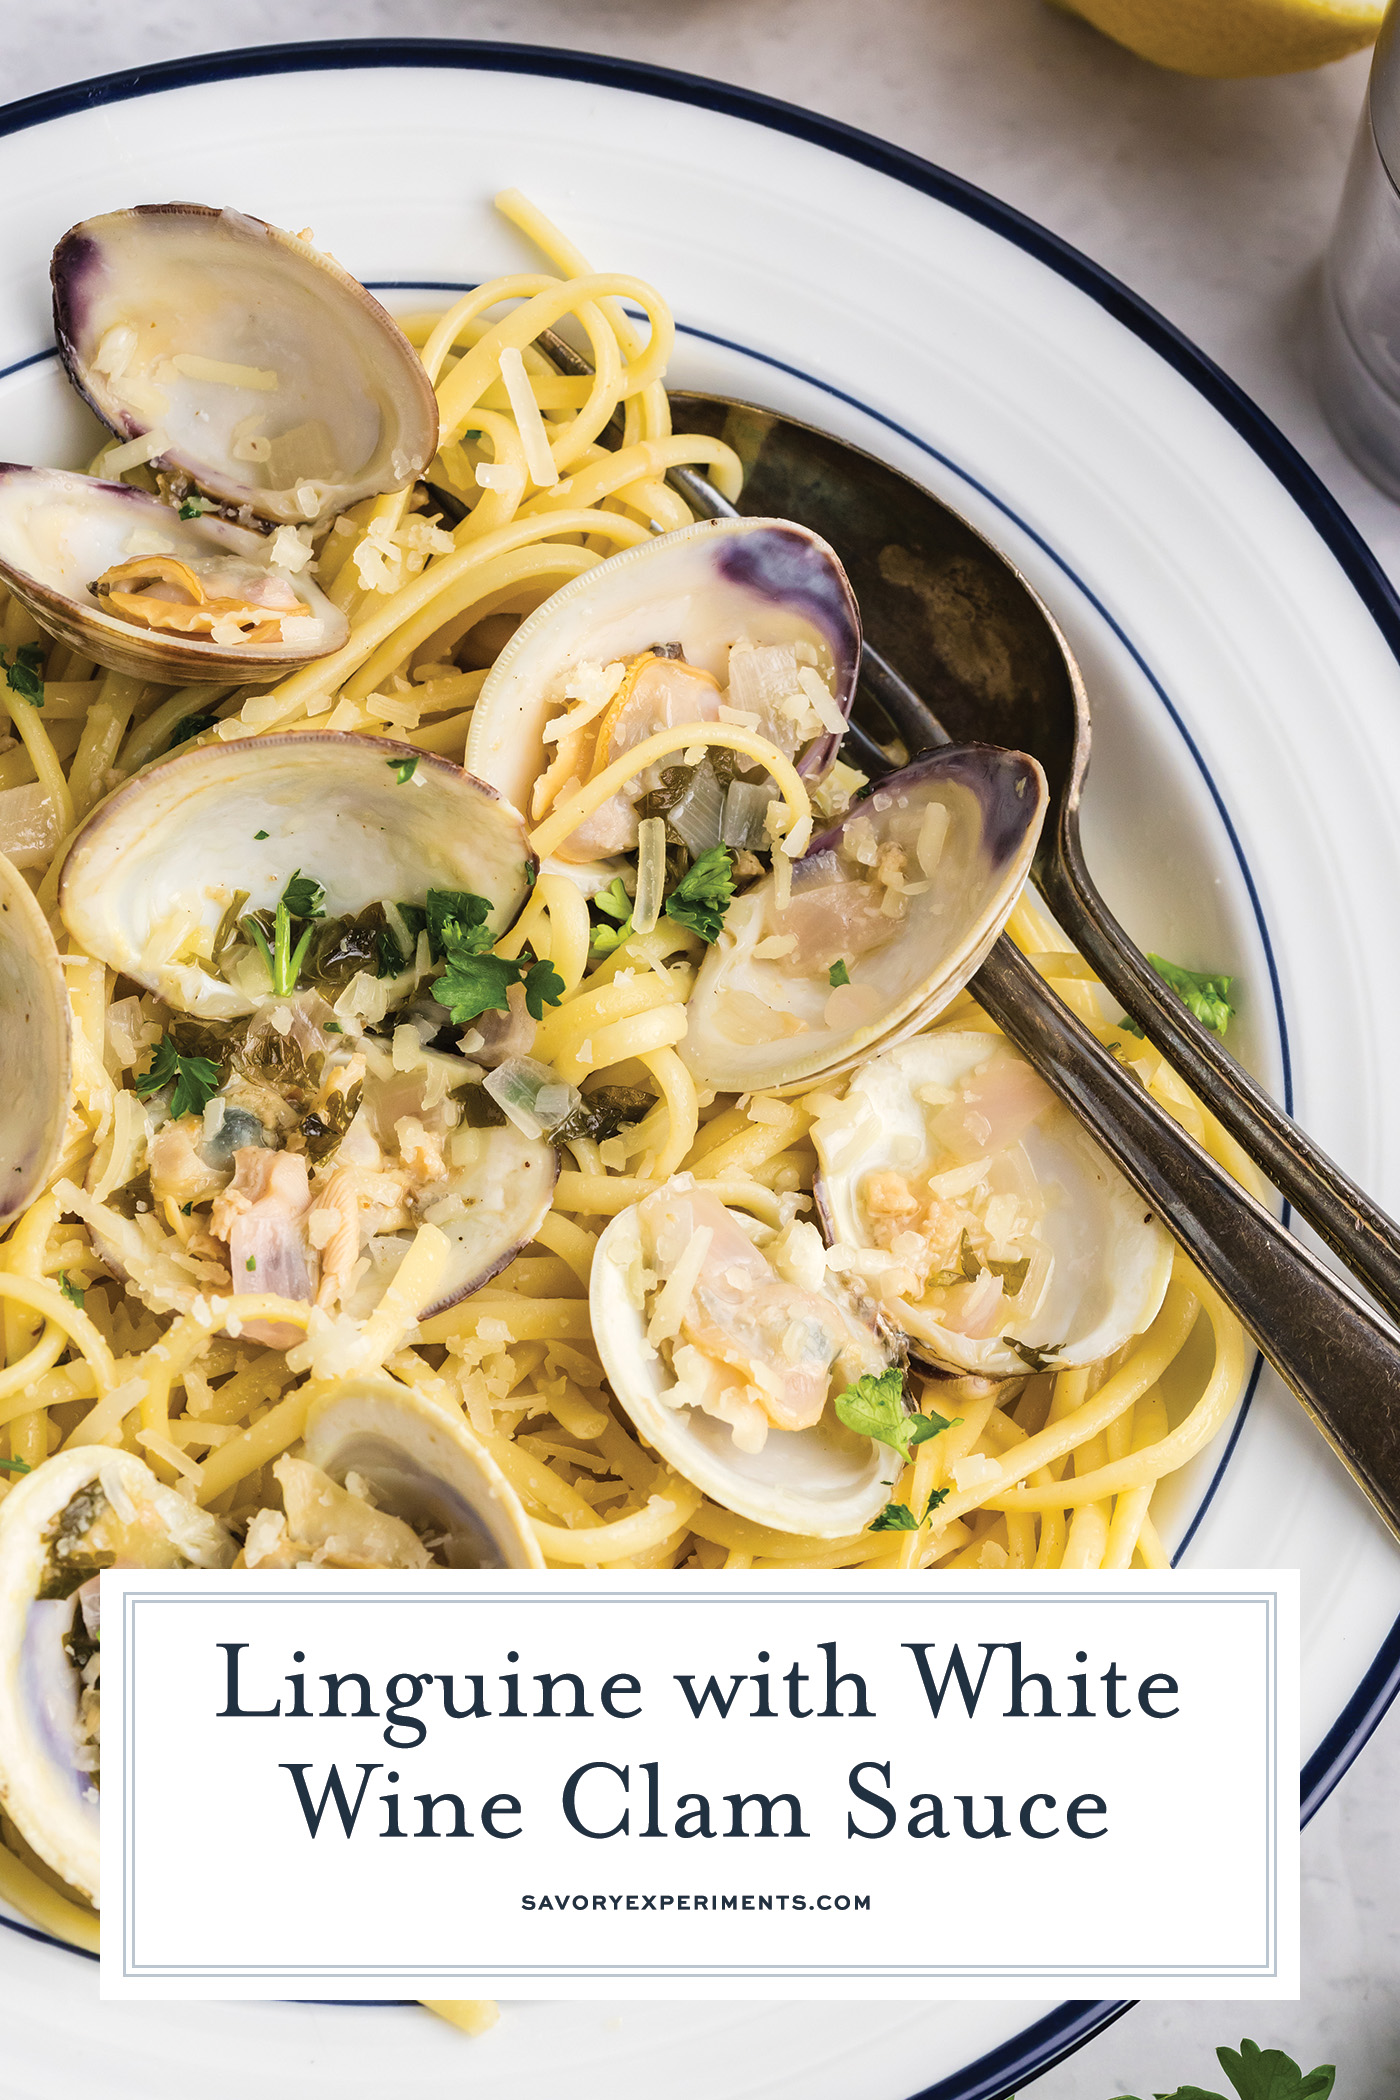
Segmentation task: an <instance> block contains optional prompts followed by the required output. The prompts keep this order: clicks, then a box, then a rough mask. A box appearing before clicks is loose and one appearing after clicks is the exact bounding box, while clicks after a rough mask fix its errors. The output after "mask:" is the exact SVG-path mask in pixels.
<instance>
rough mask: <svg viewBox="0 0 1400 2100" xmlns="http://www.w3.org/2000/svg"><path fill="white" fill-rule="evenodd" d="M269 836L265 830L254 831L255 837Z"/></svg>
mask: <svg viewBox="0 0 1400 2100" xmlns="http://www.w3.org/2000/svg"><path fill="white" fill-rule="evenodd" d="M267 836H268V834H267V832H265V831H255V832H254V833H253V837H254V838H255V839H265V838H266V837H267Z"/></svg>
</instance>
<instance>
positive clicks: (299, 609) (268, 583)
mask: <svg viewBox="0 0 1400 2100" xmlns="http://www.w3.org/2000/svg"><path fill="white" fill-rule="evenodd" d="M309 556H310V550H309V548H308V547H307V546H306V544H305V543H304V541H302V540H301V539H300V538H299V537H298V535H297V534H296V533H294V532H293V533H289V534H288V535H287V540H286V541H285V542H284V541H283V539H282V536H281V535H280V534H273V535H272V536H271V537H270V538H269V537H267V536H265V535H264V534H263V533H261V532H255V531H250V530H248V529H247V528H246V527H244V526H242V525H236V524H230V523H229V522H228V521H227V520H226V519H224V518H221V517H218V516H216V515H213V514H210V515H201V516H192V517H185V516H183V515H182V514H181V512H180V511H178V510H177V509H176V508H175V507H174V505H173V504H170V503H165V502H162V501H160V500H159V498H157V497H155V496H151V495H148V494H147V493H146V492H145V490H144V489H139V488H133V487H131V486H130V485H129V484H128V483H126V482H121V481H95V480H93V479H92V478H91V477H90V476H89V475H86V474H68V473H64V472H62V471H61V470H60V469H59V468H57V467H21V466H0V580H3V581H4V583H5V585H6V586H7V588H8V589H9V590H10V591H11V593H12V594H13V595H14V597H16V598H17V599H18V600H19V602H20V603H21V604H22V605H23V606H24V607H25V608H26V610H27V611H29V612H30V613H32V614H33V616H34V618H35V619H36V620H37V621H38V622H39V623H40V625H41V626H42V627H44V628H45V629H46V630H47V632H48V633H50V634H53V635H57V637H58V638H59V640H60V641H62V642H66V643H67V644H68V646H69V647H70V648H72V649H76V650H79V651H80V652H81V653H82V654H84V655H86V656H91V657H93V658H94V659H95V660H96V661H97V662H98V663H100V664H105V665H106V666H107V668H108V669H109V670H114V671H122V672H125V673H126V674H128V675H129V676H131V677H133V678H144V679H155V680H158V681H160V682H161V683H163V684H167V685H186V684H200V683H210V682H222V683H224V684H229V683H237V684H242V685H266V684H269V683H270V682H271V681H272V680H273V679H276V678H283V677H286V676H287V675H288V673H289V672H291V671H294V670H296V669H297V668H298V666H299V665H301V664H305V663H310V662H311V661H312V660H313V659H315V658H316V657H319V656H326V655H329V654H330V652H331V651H332V650H335V649H338V648H339V647H340V646H341V644H342V643H343V642H344V640H345V639H346V636H347V635H348V634H349V631H350V629H349V623H348V622H347V620H346V618H345V615H344V613H342V612H341V611H340V610H339V609H338V608H337V607H336V606H334V605H332V604H331V602H330V600H329V599H328V598H326V597H324V596H323V595H322V593H321V592H320V591H319V590H318V589H317V587H316V585H315V584H314V583H313V582H311V581H310V579H309V577H308V576H307V575H305V574H304V573H302V571H303V570H304V568H305V565H306V563H307V561H308V560H309Z"/></svg>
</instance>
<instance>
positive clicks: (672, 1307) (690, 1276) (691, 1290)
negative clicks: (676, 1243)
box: [647, 1225, 714, 1349]
mask: <svg viewBox="0 0 1400 2100" xmlns="http://www.w3.org/2000/svg"><path fill="white" fill-rule="evenodd" d="M713 1238H714V1232H713V1231H712V1229H711V1228H710V1227H709V1226H708V1225H701V1226H699V1227H698V1228H697V1230H696V1232H695V1235H694V1237H693V1238H692V1239H691V1240H690V1241H689V1242H688V1244H687V1246H686V1249H685V1252H684V1253H683V1254H682V1255H681V1258H680V1260H679V1261H678V1262H677V1263H676V1266H675V1268H674V1269H673V1270H672V1271H671V1274H670V1275H669V1276H668V1277H667V1279H666V1281H665V1283H664V1284H663V1285H662V1287H661V1290H660V1293H659V1295H658V1297H657V1299H656V1303H655V1304H654V1306H653V1307H652V1314H651V1319H650V1320H649V1321H648V1323H647V1340H648V1341H649V1342H650V1343H651V1346H652V1347H653V1349H654V1348H655V1347H656V1346H657V1344H658V1342H669V1341H671V1340H673V1339H674V1337H675V1336H676V1335H678V1334H679V1333H680V1331H681V1322H682V1320H683V1319H684V1318H685V1316H686V1313H687V1311H688V1310H689V1308H690V1301H691V1298H692V1297H693V1296H694V1294H695V1286H696V1284H697V1283H698V1282H699V1281H700V1271H701V1270H702V1269H703V1268H704V1266H705V1256H706V1255H707V1254H708V1253H709V1251H710V1241H711V1240H712V1239H713Z"/></svg>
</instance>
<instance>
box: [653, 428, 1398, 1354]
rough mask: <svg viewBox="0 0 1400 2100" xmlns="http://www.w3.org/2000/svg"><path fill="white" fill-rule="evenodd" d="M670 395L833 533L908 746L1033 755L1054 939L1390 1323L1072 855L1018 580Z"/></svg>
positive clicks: (756, 503)
mask: <svg viewBox="0 0 1400 2100" xmlns="http://www.w3.org/2000/svg"><path fill="white" fill-rule="evenodd" d="M671 398H672V406H673V412H674V414H675V416H676V418H677V422H678V426H679V427H681V428H684V429H689V430H701V431H705V432H707V433H708V434H710V435H713V436H721V435H723V436H725V438H726V440H727V442H729V443H730V444H733V445H734V446H735V449H736V450H737V451H739V453H740V456H741V457H742V458H743V460H744V462H745V470H746V479H745V485H744V500H743V508H744V509H745V510H747V511H751V512H753V513H755V514H764V515H769V516H776V517H791V518H795V519H797V520H798V521H799V522H800V523H803V524H807V525H811V526H814V527H815V528H816V529H817V530H818V531H821V532H823V533H825V534H826V536H827V537H828V538H829V539H831V540H832V542H833V544H834V545H835V546H836V548H837V550H838V552H839V553H840V555H841V558H842V561H843V562H844V563H845V565H846V568H847V569H848V571H849V572H850V575H851V581H852V583H853V585H854V587H855V593H856V598H857V600H858V602H859V604H860V606H861V609H862V613H863V615H864V617H865V619H866V620H867V621H868V623H869V626H870V628H871V630H872V631H873V632H874V633H875V634H877V635H878V636H879V638H880V645H879V650H878V652H877V651H875V650H872V649H870V648H869V647H868V646H867V649H866V653H865V658H864V660H863V663H862V667H861V670H862V683H863V685H864V686H865V688H866V690H867V692H868V694H869V695H870V696H871V697H872V698H873V699H874V700H875V701H876V702H877V704H878V705H879V707H880V708H881V710H882V712H883V713H884V715H885V716H886V717H887V718H888V719H889V721H890V723H891V724H892V725H893V727H894V729H895V730H896V731H897V733H898V735H899V736H900V738H901V739H902V740H903V742H904V743H905V745H906V746H907V747H908V749H909V750H910V752H911V753H912V752H913V751H916V750H918V749H919V748H920V747H921V746H922V745H925V744H939V743H945V742H947V741H949V740H950V737H951V740H953V741H955V742H959V743H962V742H967V741H971V740H973V739H976V738H982V739H985V740H986V741H988V742H990V743H996V744H1007V745H1011V746H1013V747H1014V748H1015V749H1017V750H1020V751H1029V752H1031V753H1032V754H1033V755H1034V756H1035V757H1036V758H1038V759H1039V760H1040V763H1041V765H1042V766H1043V767H1044V768H1045V772H1046V777H1047V778H1048V780H1049V783H1050V795H1051V812H1052V814H1051V821H1050V822H1048V823H1047V824H1046V827H1045V831H1044V833H1043V835H1042V838H1041V842H1040V849H1039V851H1038V853H1037V856H1036V864H1035V877H1036V882H1037V884H1038V886H1039V888H1040V889H1041V891H1042V893H1043V895H1044V896H1045V899H1046V901H1047V903H1048V904H1049V905H1050V908H1051V910H1052V911H1053V912H1054V913H1055V915H1056V917H1057V918H1058V919H1059V921H1060V924H1061V925H1062V926H1063V927H1064V929H1065V932H1066V933H1067V934H1068V935H1069V936H1070V938H1071V939H1072V940H1073V941H1074V943H1075V945H1076V946H1077V947H1078V948H1079V949H1080V950H1081V951H1082V953H1083V954H1084V955H1085V956H1086V957H1087V958H1088V960H1089V961H1090V962H1091V963H1092V964H1093V966H1094V968H1095V970H1096V971H1097V972H1098V974H1099V976H1100V977H1101V978H1102V980H1103V982H1104V983H1105V984H1106V985H1107V986H1108V987H1109V989H1110V990H1111V991H1112V992H1113V994H1114V995H1115V997H1116V998H1118V999H1120V1000H1121V1001H1122V1004H1123V1007H1124V1009H1125V1010H1126V1012H1128V1013H1129V1014H1130V1015H1131V1016H1132V1018H1133V1019H1134V1020H1135V1021H1136V1022H1137V1023H1138V1025H1139V1027H1141V1028H1142V1029H1144V1030H1145V1032H1146V1033H1147V1035H1148V1036H1149V1037H1150V1039H1151V1040H1152V1042H1153V1043H1155V1045H1156V1046H1157V1048H1158V1049H1159V1050H1160V1051H1161V1052H1162V1055H1163V1056H1164V1057H1165V1058H1166V1059H1167V1060H1168V1062H1169V1063H1170V1064H1172V1065H1174V1066H1175V1068H1176V1070H1177V1071H1178V1072H1179V1073H1180V1074H1181V1076H1182V1077H1183V1079H1185V1080H1186V1082H1187V1084H1188V1085H1189V1086H1190V1087H1191V1088H1192V1090H1193V1091H1194V1092H1195V1093H1196V1094H1197V1095H1199V1097H1200V1098H1201V1100H1203V1101H1204V1102H1205V1103H1206V1106H1207V1107H1208V1108H1209V1109H1210V1110H1211V1111H1212V1113H1213V1114H1214V1115H1216V1116H1217V1117H1218V1118H1219V1120H1220V1121H1221V1122H1222V1123H1223V1124H1224V1126H1225V1128H1226V1129H1227V1130H1228V1131H1229V1132H1230V1133H1231V1135H1232V1136H1233V1137H1234V1138H1235V1139H1236V1140H1237V1141H1238V1143H1239V1144H1240V1145H1241V1146H1243V1148H1244V1150H1245V1151H1246V1152H1247V1153H1248V1154H1249V1156H1250V1158H1251V1159H1253V1160H1254V1162H1255V1164H1256V1165H1257V1166H1258V1167H1260V1168H1261V1169H1262V1171H1263V1172H1264V1173H1265V1174H1266V1175H1267V1176H1268V1178H1269V1180H1270V1181H1271V1182H1273V1184H1274V1186H1275V1187H1276V1188H1277V1189H1278V1190H1279V1191H1280V1192H1281V1193H1282V1194H1283V1195H1285V1196H1286V1197H1287V1198H1288V1200H1289V1201H1290V1202H1291V1203H1292V1204H1294V1205H1295V1206H1296V1208H1297V1209H1298V1211H1299V1212H1300V1213H1301V1214H1302V1216H1303V1217H1305V1218H1306V1219H1307V1220H1308V1222H1309V1223H1310V1224H1311V1225H1313V1226H1314V1227H1315V1229H1316V1230H1317V1232H1318V1233H1319V1234H1320V1235H1321V1237H1322V1238H1323V1240H1325V1241H1326V1243H1327V1245H1328V1246H1329V1247H1331V1248H1332V1250H1333V1252H1334V1253H1335V1254H1336V1255H1337V1256H1338V1258H1339V1259H1340V1260H1341V1261H1342V1262H1344V1263H1345V1265H1346V1266H1347V1268H1349V1269H1350V1270H1351V1272H1352V1274H1353V1275H1354V1276H1356V1277H1357V1278H1358V1279H1359V1281H1360V1282H1362V1283H1364V1284H1365V1285H1366V1287H1367V1288H1368V1290H1370V1291H1371V1292H1373V1293H1374V1295H1375V1297H1376V1298H1377V1299H1378V1300H1379V1302H1380V1303H1381V1304H1382V1305H1383V1306H1384V1307H1385V1309H1386V1310H1387V1311H1388V1312H1389V1313H1390V1315H1391V1317H1392V1318H1393V1319H1396V1320H1400V1225H1397V1224H1396V1223H1395V1221H1394V1220H1393V1219H1391V1218H1389V1217H1388V1216H1387V1215H1386V1213H1385V1212H1384V1211H1383V1210H1382V1209H1381V1208H1380V1206H1379V1205H1378V1204H1377V1203H1375V1202H1374V1201H1373V1200H1372V1198H1371V1197H1370V1196H1368V1195H1367V1194H1366V1192H1365V1190H1364V1189H1361V1188H1358V1187H1357V1185H1356V1183H1355V1182H1353V1181H1352V1180H1350V1179H1349V1177H1348V1176H1347V1175H1346V1174H1344V1173H1343V1171H1342V1169H1341V1168H1340V1167H1339V1166H1338V1165H1337V1164H1336V1162H1335V1161H1334V1160H1332V1159H1330V1158H1329V1157H1328V1155H1327V1154H1326V1153H1325V1152H1323V1150H1322V1149H1321V1147H1320V1146H1318V1145H1317V1144H1315V1143H1314V1142H1313V1140H1312V1139H1311V1138H1310V1137H1309V1136H1308V1134H1307V1132H1306V1131H1304V1130H1301V1129H1300V1128H1299V1126H1298V1125H1297V1124H1296V1123H1295V1122H1294V1121H1293V1120H1292V1119H1291V1117H1289V1116H1288V1115H1286V1114H1285V1113H1284V1111H1283V1109H1281V1108H1280V1107H1279V1105H1278V1103H1277V1102H1276V1101H1274V1100H1273V1099H1272V1097H1271V1096H1270V1095H1269V1094H1268V1093H1267V1092H1266V1091H1265V1089H1264V1088H1263V1087H1262V1086H1260V1084H1259V1082H1258V1081H1257V1080H1256V1079H1255V1078H1254V1077H1253V1076H1252V1075H1251V1074H1250V1073H1249V1072H1247V1071H1245V1069H1244V1067H1243V1066H1242V1065H1241V1064H1239V1063H1238V1062H1237V1060H1236V1059H1235V1058H1233V1057H1232V1056H1231V1055H1230V1052H1229V1051H1228V1050H1227V1049H1226V1048H1225V1045H1224V1044H1223V1042H1222V1041H1221V1039H1220V1037H1219V1036H1218V1035H1216V1034H1214V1033H1213V1032H1212V1031H1211V1030H1210V1029H1208V1028H1205V1027H1203V1026H1202V1024H1201V1023H1200V1022H1199V1021H1198V1020H1197V1019H1196V1017H1195V1015H1194V1014H1193V1013H1192V1012H1191V1011H1190V1009H1189V1008H1188V1007H1187V1006H1186V1005H1185V1004H1184V1003H1183V1002H1182V1001H1181V1000H1180V999H1178V998H1177V997H1176V995H1175V993H1173V992H1171V991H1170V990H1169V989H1168V988H1167V987H1166V986H1165V985H1164V984H1163V982H1162V980H1161V978H1160V977H1159V976H1158V975H1157V973H1156V971H1155V970H1154V969H1153V968H1152V966H1151V964H1150V963H1149V962H1148V960H1147V958H1146V956H1145V955H1143V954H1142V952H1141V950H1140V949H1138V948H1137V947H1136V946H1135V944H1134V943H1133V941H1132V940H1131V939H1130V938H1129V936H1128V935H1127V934H1126V933H1125V932H1124V930H1123V928H1122V927H1121V926H1120V925H1119V923H1118V921H1117V919H1116V918H1115V917H1114V916H1113V914H1112V912H1111V911H1110V910H1109V908H1108V906H1107V904H1106V903H1105V902H1104V900H1103V897H1102V896H1101V895H1100V893H1099V890H1098V888H1097V886H1096V884H1095V882H1094V880H1093V877H1092V876H1091V875H1090V873H1089V870H1088V868H1087V867H1086V866H1085V864H1084V856H1083V851H1082V848H1081V845H1080V833H1079V805H1080V798H1081V796H1082V793H1083V789H1084V781H1085V777H1086V775H1087V773H1088V770H1089V704H1088V697H1087V695H1086V693H1085V689H1084V681H1083V678H1082V677H1081V675H1080V671H1079V666H1078V664H1077V663H1076V662H1075V660H1074V657H1073V654H1072V653H1071V651H1070V648H1069V645H1068V643H1067V642H1066V640H1065V638H1064V635H1063V634H1062V633H1061V631H1060V629H1059V627H1058V626H1057V625H1056V623H1055V621H1054V619H1053V618H1052V617H1051V615H1050V613H1049V612H1048V611H1047V609H1046V607H1045V606H1044V605H1043V604H1042V603H1041V601H1040V599H1039V598H1038V597H1037V595H1036V593H1035V592H1034V591H1033V590H1032V589H1031V587H1030V585H1029V584H1028V583H1027V582H1026V581H1025V579H1024V577H1022V576H1021V575H1019V574H1018V572H1017V571H1016V570H1015V568H1013V566H1012V565H1011V563H1010V562H1009V561H1008V560H1007V559H1006V557H1005V556H1004V555H1003V554H1001V553H999V552H998V550H997V549H996V548H995V547H994V546H992V545H991V543H990V542H989V541H987V540H985V539H983V537H982V535H981V534H980V533H979V532H977V531H976V530H975V529H974V528H973V527H972V526H971V525H969V524H968V523H967V521H966V520H965V519H963V518H961V517H959V516H958V514H957V512H956V511H954V510H951V509H950V508H949V507H948V506H947V505H946V504H944V503H942V502H940V501H939V499H938V498H937V497H936V496H933V495H931V494H930V493H929V492H928V490H927V489H922V488H920V487H919V486H918V485H917V483H915V482H913V481H910V480H909V479H908V478H907V477H906V476H905V475H903V474H900V473H898V472H896V470H895V469H894V468H893V467H888V466H886V465H885V464H884V463H883V462H882V461H880V460H877V459H872V458H871V457H870V456H869V455H868V454H867V453H864V452H861V451H859V450H857V448H856V447H855V446H854V445H848V444H846V443H844V442H843V441H842V440H841V439H839V438H833V437H830V436H828V435H827V434H826V433H825V432H823V431H819V430H813V429H809V428H808V426H807V425H805V424H802V423H797V422H795V421H793V420H791V419H790V418H788V417H784V416H776V415H773V414H770V413H769V412H768V411H767V410H765V409H758V408H753V407H749V406H747V405H746V404H743V403H739V402H731V401H722V400H717V399H714V398H712V397H709V396H706V395H698V394H675V395H673V396H672V397H671ZM674 478H675V479H676V482H677V485H678V486H680V485H681V483H682V481H683V483H684V487H683V491H682V492H683V493H684V494H685V495H686V497H687V500H689V501H691V502H692V503H695V504H704V505H705V506H707V507H708V508H709V509H710V510H711V511H713V507H714V496H715V492H714V490H713V488H712V487H711V485H710V483H709V482H708V481H706V480H705V479H704V478H703V477H702V476H701V475H699V474H696V473H694V472H690V471H687V470H685V469H682V470H680V471H679V472H678V473H677V475H676V476H675V477H674ZM896 665H903V666H904V667H905V668H906V670H907V671H908V672H909V674H910V676H911V677H916V678H917V679H918V681H919V686H920V691H919V692H915V691H914V689H913V687H912V686H911V685H909V684H908V683H907V682H906V680H905V679H904V678H903V677H901V676H900V674H899V671H898V670H897V669H896V668H895V666H896ZM857 740H858V741H859V743H860V748H861V749H862V751H863V754H864V756H863V759H862V763H864V762H865V761H866V760H868V759H870V758H872V757H873V756H874V755H875V754H874V753H873V752H872V750H871V746H870V743H869V741H868V739H865V738H862V737H861V735H860V732H859V730H858V732H857Z"/></svg>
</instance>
